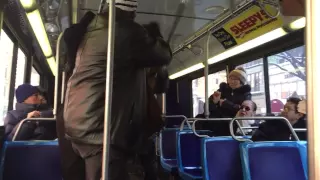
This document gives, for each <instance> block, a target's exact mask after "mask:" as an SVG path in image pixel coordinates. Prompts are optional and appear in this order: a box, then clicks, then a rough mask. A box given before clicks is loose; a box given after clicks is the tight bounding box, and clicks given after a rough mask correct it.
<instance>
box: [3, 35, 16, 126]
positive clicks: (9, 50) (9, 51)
mask: <svg viewBox="0 0 320 180" xmlns="http://www.w3.org/2000/svg"><path fill="white" fill-rule="evenodd" d="M13 47H14V43H13V42H12V41H11V39H10V38H9V37H8V35H7V34H6V33H5V32H4V31H3V30H1V34H0V57H1V61H2V63H1V66H0V125H3V119H4V116H5V115H6V113H7V110H8V104H9V92H10V79H11V68H12V55H13Z"/></svg>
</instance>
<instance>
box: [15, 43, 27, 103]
mask: <svg viewBox="0 0 320 180" xmlns="http://www.w3.org/2000/svg"><path fill="white" fill-rule="evenodd" d="M25 69H26V55H25V54H24V53H23V52H22V50H21V49H20V48H19V49H18V59H17V69H16V80H15V89H16V88H17V87H18V86H19V85H21V84H23V83H24V75H25ZM16 102H17V101H16V95H14V99H13V109H15V108H16V107H15V106H16Z"/></svg>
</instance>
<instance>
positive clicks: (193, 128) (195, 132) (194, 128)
mask: <svg viewBox="0 0 320 180" xmlns="http://www.w3.org/2000/svg"><path fill="white" fill-rule="evenodd" d="M188 120H193V124H192V131H193V133H194V134H195V135H196V136H198V137H210V136H208V135H200V134H198V133H197V131H196V122H198V121H231V120H232V118H208V119H201V118H189V119H188ZM236 123H237V125H238V127H239V129H240V132H241V134H242V135H243V136H245V133H244V131H243V130H242V128H241V125H240V123H239V122H238V121H236ZM232 130H233V128H232Z"/></svg>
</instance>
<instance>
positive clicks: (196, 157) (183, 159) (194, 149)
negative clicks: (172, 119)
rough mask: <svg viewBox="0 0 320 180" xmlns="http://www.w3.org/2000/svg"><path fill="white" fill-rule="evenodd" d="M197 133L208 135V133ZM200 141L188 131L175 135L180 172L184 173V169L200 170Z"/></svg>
mask: <svg viewBox="0 0 320 180" xmlns="http://www.w3.org/2000/svg"><path fill="white" fill-rule="evenodd" d="M197 132H198V133H199V134H208V133H210V131H197ZM201 139H202V138H200V137H198V136H196V135H195V134H194V133H193V132H192V131H190V130H187V131H180V132H178V133H177V163H178V168H179V171H180V172H184V170H185V169H194V168H201V166H202V165H201Z"/></svg>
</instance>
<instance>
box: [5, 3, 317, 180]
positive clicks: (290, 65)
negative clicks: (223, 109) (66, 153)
mask: <svg viewBox="0 0 320 180" xmlns="http://www.w3.org/2000/svg"><path fill="white" fill-rule="evenodd" d="M109 1H110V2H114V0H109ZM288 1H289V0H282V1H281V0H280V1H279V0H270V1H264V0H139V5H138V10H137V12H136V18H135V21H136V22H138V23H139V24H147V23H150V22H157V23H158V24H159V25H160V28H161V33H162V35H163V39H164V40H165V41H166V42H167V43H168V44H169V45H170V48H171V50H172V53H173V58H172V61H171V63H170V65H169V66H168V67H167V69H168V72H169V79H170V81H169V89H168V90H167V92H166V93H165V94H158V95H157V100H158V102H159V103H160V105H161V108H162V114H163V119H164V121H165V122H166V126H165V127H164V128H162V130H161V131H160V132H158V133H157V134H156V136H155V137H154V146H155V152H154V154H155V156H156V160H155V161H156V164H157V173H158V175H159V179H183V180H191V179H192V180H193V179H204V180H236V179H244V180H267V179H268V180H270V179H273V180H280V179H281V180H283V179H285V178H286V179H290V180H305V179H310V180H320V171H319V167H320V164H319V162H318V161H319V160H318V158H317V157H319V142H317V141H316V136H317V134H318V133H317V129H318V128H319V124H318V123H317V122H316V121H315V119H316V118H318V117H319V115H318V112H317V110H316V109H317V108H316V107H318V106H317V105H318V103H317V102H320V99H319V98H320V97H319V96H318V95H317V92H318V91H317V90H319V87H320V86H319V85H318V84H319V82H317V80H316V79H317V77H318V75H320V74H318V72H320V71H317V70H316V67H317V65H319V64H318V63H317V62H316V60H315V59H316V58H317V56H316V55H317V51H316V49H315V47H316V45H317V42H320V41H317V40H319V35H317V34H316V30H318V32H319V22H316V21H317V20H315V19H313V17H316V15H319V12H317V11H316V7H320V2H319V1H318V0H305V5H304V6H300V5H299V2H301V1H300V0H290V3H289V5H288V3H287V4H285V2H288ZM317 5H318V6H317ZM284 6H286V7H284ZM103 8H105V9H106V8H109V7H108V5H107V3H106V2H105V1H104V0H102V1H99V0H1V2H0V27H1V33H0V57H1V59H2V65H1V66H0V73H1V74H2V75H3V76H0V86H1V87H2V88H0V95H1V97H0V115H1V119H0V123H1V127H0V130H1V131H0V132H1V137H2V138H1V148H2V149H1V166H0V179H3V180H22V179H32V180H38V179H39V180H40V179H42V180H43V179H46V180H58V179H59V180H61V179H63V177H62V174H61V164H60V158H61V157H60V154H59V144H58V141H57V140H50V141H47V140H46V141H20V140H15V138H16V135H17V134H16V135H15V136H14V139H13V140H12V141H7V140H6V138H5V127H4V119H5V117H6V115H7V113H8V112H10V111H12V110H15V104H16V102H17V100H16V95H15V89H16V88H17V87H18V86H19V85H21V84H24V83H29V84H31V85H32V86H39V87H41V88H42V89H43V91H45V92H46V99H47V103H48V104H49V105H50V106H51V107H52V109H53V112H54V115H56V114H57V110H58V106H59V104H62V103H63V101H64V93H63V91H64V89H65V88H66V87H65V86H64V83H65V74H64V64H63V63H64V60H65V58H64V57H65V56H66V53H67V48H66V47H65V45H64V44H63V42H62V37H63V32H64V31H65V30H66V29H67V28H69V27H70V26H71V25H72V24H76V23H78V22H79V21H80V19H81V18H82V17H83V16H84V15H85V13H86V12H88V11H91V12H93V13H95V14H97V13H99V12H101V9H103ZM111 8H112V7H111ZM111 8H110V9H111ZM304 8H306V9H307V11H306V12H307V13H306V14H305V13H304ZM287 9H289V10H288V11H287V12H286V10H287ZM110 16H112V12H111V11H110ZM110 29H112V28H110ZM109 39H110V38H109ZM110 43H114V42H110ZM106 51H107V49H106ZM108 57H109V60H110V58H111V59H112V56H111V55H110V56H108ZM107 62H110V63H112V60H111V61H107ZM109 65H110V64H109ZM239 67H242V68H243V69H245V72H246V74H247V84H248V85H250V86H251V94H252V101H254V102H255V103H256V106H257V109H256V116H255V117H253V118H251V119H250V118H247V119H246V118H244V119H242V118H230V119H225V120H228V121H229V122H230V131H231V132H230V133H231V136H222V137H211V136H208V134H207V131H206V130H200V129H197V128H196V127H197V126H196V123H199V122H201V121H214V120H219V119H217V118H209V117H208V116H206V115H207V114H208V113H209V102H208V99H209V97H210V96H211V95H213V94H214V93H215V92H216V91H217V90H218V89H219V88H220V87H219V85H220V84H221V83H222V82H227V81H228V75H229V74H230V72H232V71H233V70H235V69H237V68H239ZM318 67H319V66H318ZM107 73H110V69H109V70H107ZM111 73H112V72H111ZM109 80H110V79H109ZM107 82H108V79H107ZM109 82H110V81H109ZM318 86H319V87H318ZM106 89H108V90H110V87H108V85H107V87H106ZM290 97H295V98H300V99H302V100H306V101H307V107H308V108H307V109H308V111H307V118H306V119H307V120H306V121H307V127H304V128H302V129H295V128H293V127H292V125H291V124H290V123H289V121H288V120H287V119H285V118H281V117H271V116H270V114H273V115H275V116H277V115H279V114H281V112H282V111H283V110H284V108H285V107H284V106H285V104H286V102H287V99H288V98H290ZM111 99H112V95H111V96H110V97H108V102H110V101H111ZM110 106H111V105H110V104H107V103H106V111H108V108H110ZM198 114H204V115H205V116H206V117H205V118H195V117H196V116H197V115H198ZM109 116H110V115H109ZM109 116H108V117H109ZM55 118H56V116H54V118H38V119H37V118H31V119H25V120H23V121H21V122H20V126H21V125H22V124H23V123H27V122H30V121H31V122H32V121H35V122H36V121H37V122H40V123H41V122H44V123H46V122H47V121H52V122H54V123H55ZM243 120H255V121H254V123H252V124H251V125H250V127H242V128H243V129H242V128H240V131H241V132H242V133H243V134H242V135H239V134H237V133H236V132H233V128H232V125H233V123H237V124H239V122H241V121H243ZM269 120H279V121H284V122H286V123H287V124H288V127H289V129H290V131H291V132H292V137H291V138H292V140H291V141H283V142H281V141H267V142H252V141H251V140H250V138H251V135H247V134H246V133H244V131H243V130H246V128H249V129H252V132H253V131H255V129H257V128H258V127H259V125H260V123H261V122H264V121H269ZM105 121H106V122H105V123H107V122H108V121H107V120H105ZM171 122H172V123H171ZM173 122H174V123H173ZM168 124H170V125H168ZM240 124H241V123H240ZM240 126H241V125H240ZM17 128H18V131H19V129H20V127H17ZM307 129H308V131H307ZM298 132H305V133H308V140H306V141H304V140H299V138H298V136H297V133H298ZM106 139H108V138H106ZM105 143H106V144H107V143H108V142H107V140H105ZM104 147H107V145H105V146H104ZM104 151H106V149H104ZM103 160H104V161H107V160H108V157H107V156H104V159H103ZM104 168H106V167H105V166H104ZM129 169H130V170H131V171H132V172H130V173H131V174H132V176H133V177H134V178H133V179H143V174H144V173H143V170H141V167H140V166H137V167H135V166H134V167H132V168H129ZM140 171H141V172H140ZM107 174H108V171H107V170H106V169H103V175H102V179H107Z"/></svg>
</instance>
